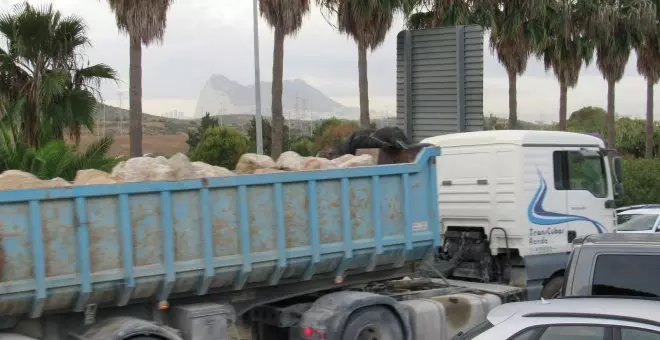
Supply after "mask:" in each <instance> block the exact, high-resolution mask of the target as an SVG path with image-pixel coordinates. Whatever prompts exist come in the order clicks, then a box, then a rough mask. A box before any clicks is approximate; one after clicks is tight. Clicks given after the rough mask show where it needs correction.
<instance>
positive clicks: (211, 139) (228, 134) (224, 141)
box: [190, 127, 250, 169]
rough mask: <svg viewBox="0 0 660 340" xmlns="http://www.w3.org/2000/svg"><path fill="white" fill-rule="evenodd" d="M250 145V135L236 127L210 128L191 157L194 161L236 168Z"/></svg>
mask: <svg viewBox="0 0 660 340" xmlns="http://www.w3.org/2000/svg"><path fill="white" fill-rule="evenodd" d="M249 145H250V141H249V139H248V137H247V136H245V135H244V134H242V133H240V132H239V131H238V130H236V129H234V128H230V127H214V128H209V129H207V130H206V131H205V132H204V135H203V136H202V140H201V141H200V142H199V145H197V147H196V148H195V150H193V151H192V153H191V155H190V156H191V157H190V158H191V159H192V160H193V161H200V162H204V163H208V164H212V165H217V166H221V167H225V168H227V169H234V168H235V167H236V163H237V162H238V159H239V158H240V157H241V155H243V154H244V153H247V152H249Z"/></svg>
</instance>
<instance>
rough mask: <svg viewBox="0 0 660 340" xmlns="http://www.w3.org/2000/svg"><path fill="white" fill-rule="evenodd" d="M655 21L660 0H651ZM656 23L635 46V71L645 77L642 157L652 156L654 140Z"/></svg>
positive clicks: (659, 53) (659, 38) (658, 56)
mask: <svg viewBox="0 0 660 340" xmlns="http://www.w3.org/2000/svg"><path fill="white" fill-rule="evenodd" d="M653 3H654V5H655V10H656V22H657V20H660V1H659V0H653ZM657 29H658V24H657V23H656V31H655V32H647V34H646V35H645V36H644V37H643V39H642V40H641V41H640V43H639V44H638V46H637V71H638V72H639V74H641V75H642V76H644V78H646V143H645V144H646V145H645V148H644V157H646V158H653V151H654V150H655V141H654V140H653V136H654V133H655V131H654V130H655V127H654V126H653V88H654V86H655V84H657V83H658V81H659V80H660V34H659V32H658V30H657Z"/></svg>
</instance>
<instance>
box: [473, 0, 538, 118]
mask: <svg viewBox="0 0 660 340" xmlns="http://www.w3.org/2000/svg"><path fill="white" fill-rule="evenodd" d="M547 1H551V0H534V1H531V0H482V1H478V2H475V9H476V10H477V11H478V12H479V13H481V15H484V17H483V18H481V19H482V20H483V24H484V26H485V27H487V28H490V47H491V50H493V51H494V52H495V54H496V55H497V59H498V60H499V61H500V63H502V65H503V66H504V68H505V69H506V72H507V74H508V76H509V128H511V129H516V128H518V98H517V81H518V76H520V75H522V74H523V73H524V72H525V69H526V68H527V62H528V60H529V57H530V56H531V55H532V53H533V52H534V51H535V49H536V48H537V46H538V45H539V44H541V43H542V41H543V39H544V38H545V30H544V27H543V23H544V21H543V20H542V19H543V16H544V12H545V10H546V7H547V5H546V2H547Z"/></svg>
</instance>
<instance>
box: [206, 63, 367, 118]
mask: <svg viewBox="0 0 660 340" xmlns="http://www.w3.org/2000/svg"><path fill="white" fill-rule="evenodd" d="M271 86H272V83H270V82H261V112H262V114H263V115H264V116H270V104H271V95H270V94H271ZM282 106H283V109H284V116H285V117H286V118H288V117H289V116H291V117H292V118H306V119H310V118H312V119H316V118H321V117H327V116H329V115H334V116H339V117H345V118H357V117H358V114H359V109H358V108H354V107H346V106H344V105H342V104H340V103H338V102H336V101H335V100H333V99H332V98H330V97H328V96H326V95H325V94H323V92H321V91H319V90H318V89H316V88H315V87H313V86H311V85H309V84H308V83H307V82H305V81H304V80H302V79H293V80H285V81H284V82H283V95H282ZM206 112H209V113H211V114H212V115H217V114H223V115H224V114H253V113H254V85H249V86H246V85H242V84H239V83H237V82H235V81H233V80H231V79H229V78H227V77H225V76H223V75H219V74H216V75H213V76H211V77H210V78H209V79H208V80H207V81H206V84H205V85H204V88H203V89H202V91H201V92H200V94H199V97H198V99H197V107H196V108H195V115H194V117H195V118H200V117H202V116H203V115H204V114H205V113H206ZM296 112H297V114H296Z"/></svg>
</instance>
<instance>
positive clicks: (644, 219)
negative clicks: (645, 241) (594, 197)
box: [616, 214, 658, 231]
mask: <svg viewBox="0 0 660 340" xmlns="http://www.w3.org/2000/svg"><path fill="white" fill-rule="evenodd" d="M657 219H658V215H657V214H625V215H619V216H617V224H618V226H617V227H616V230H617V231H645V230H651V229H653V226H655V221H656V220H657Z"/></svg>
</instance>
